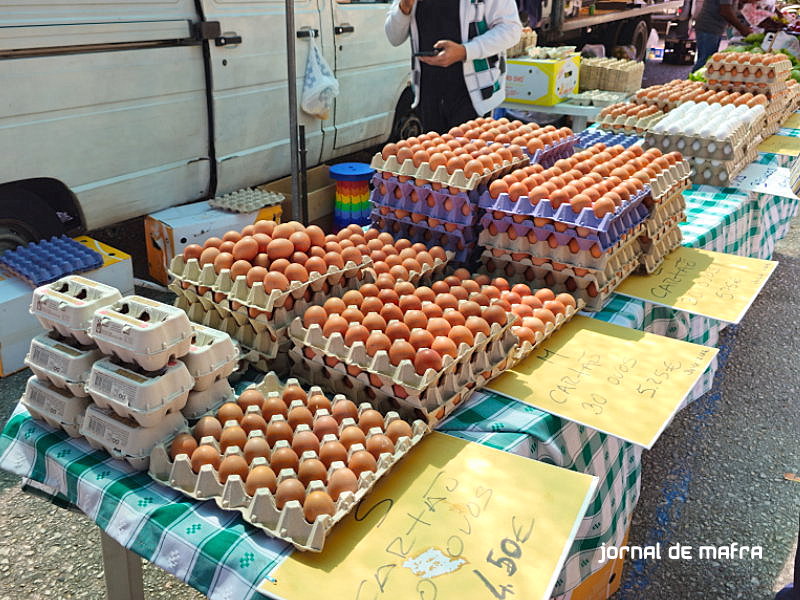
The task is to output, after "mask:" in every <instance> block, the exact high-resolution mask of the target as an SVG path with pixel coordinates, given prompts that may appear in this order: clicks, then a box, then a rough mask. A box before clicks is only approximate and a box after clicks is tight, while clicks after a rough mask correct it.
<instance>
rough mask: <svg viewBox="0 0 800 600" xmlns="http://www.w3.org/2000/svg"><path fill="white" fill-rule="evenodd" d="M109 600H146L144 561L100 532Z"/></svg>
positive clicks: (103, 532)
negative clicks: (143, 578) (143, 576)
mask: <svg viewBox="0 0 800 600" xmlns="http://www.w3.org/2000/svg"><path fill="white" fill-rule="evenodd" d="M100 543H101V545H102V547H103V570H104V572H105V578H106V598H107V599H108V600H144V583H143V582H142V559H141V558H139V557H138V556H137V555H136V554H134V553H133V552H131V551H130V550H128V549H127V548H125V547H124V546H121V545H120V544H119V543H118V542H117V541H116V540H115V539H113V538H111V537H109V536H108V535H106V532H105V531H103V530H100Z"/></svg>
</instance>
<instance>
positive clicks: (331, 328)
mask: <svg viewBox="0 0 800 600" xmlns="http://www.w3.org/2000/svg"><path fill="white" fill-rule="evenodd" d="M349 326H350V324H349V323H348V322H347V321H346V320H345V319H344V318H343V317H341V316H339V315H331V316H329V317H328V319H327V320H326V321H325V325H323V327H322V335H324V336H325V337H330V336H332V335H333V334H334V333H339V334H341V335H344V334H345V333H347V328H348V327H349Z"/></svg>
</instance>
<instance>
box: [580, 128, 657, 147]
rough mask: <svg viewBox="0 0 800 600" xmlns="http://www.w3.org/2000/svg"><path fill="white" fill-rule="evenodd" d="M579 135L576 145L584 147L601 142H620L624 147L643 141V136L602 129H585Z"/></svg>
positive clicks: (612, 143)
mask: <svg viewBox="0 0 800 600" xmlns="http://www.w3.org/2000/svg"><path fill="white" fill-rule="evenodd" d="M578 135H579V139H578V142H577V144H576V146H577V147H578V148H582V149H585V148H590V147H591V146H593V145H595V144H600V143H602V144H605V145H606V146H616V145H617V144H619V145H620V146H622V147H623V148H630V147H631V146H635V145H636V144H641V143H642V138H641V136H638V135H625V134H622V133H613V132H609V131H604V130H602V129H585V130H584V131H582V132H581V133H580V134H578Z"/></svg>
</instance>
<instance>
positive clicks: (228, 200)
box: [208, 188, 285, 213]
mask: <svg viewBox="0 0 800 600" xmlns="http://www.w3.org/2000/svg"><path fill="white" fill-rule="evenodd" d="M284 200H285V197H284V195H283V194H280V193H278V192H269V191H265V190H259V189H255V190H254V189H251V188H244V189H241V190H236V191H235V192H231V193H230V194H225V195H223V196H216V197H215V198H211V199H210V200H209V201H208V205H209V206H210V207H212V208H217V209H220V210H227V211H229V212H235V213H249V212H254V211H256V210H259V209H261V208H264V207H265V206H274V205H276V204H280V203H281V202H283V201H284Z"/></svg>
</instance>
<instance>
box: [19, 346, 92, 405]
mask: <svg viewBox="0 0 800 600" xmlns="http://www.w3.org/2000/svg"><path fill="white" fill-rule="evenodd" d="M102 357H103V354H102V352H100V350H98V349H97V348H96V347H95V346H94V345H91V346H85V345H80V344H76V343H75V342H74V341H73V340H72V339H71V338H62V339H57V338H56V337H54V336H53V334H52V333H43V334H41V335H37V336H36V337H35V338H33V340H31V346H30V350H29V351H28V354H27V356H26V357H25V364H26V365H27V366H28V367H30V369H31V371H33V373H34V375H36V376H37V377H38V378H39V379H42V380H47V381H49V382H50V383H51V384H52V385H54V386H55V387H57V388H64V389H67V390H68V391H69V393H70V394H72V395H73V396H76V397H78V398H84V397H86V396H87V393H86V389H85V388H84V385H85V383H86V380H87V379H88V377H89V371H91V369H92V365H93V364H94V362H95V361H97V360H99V359H100V358H102Z"/></svg>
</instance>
